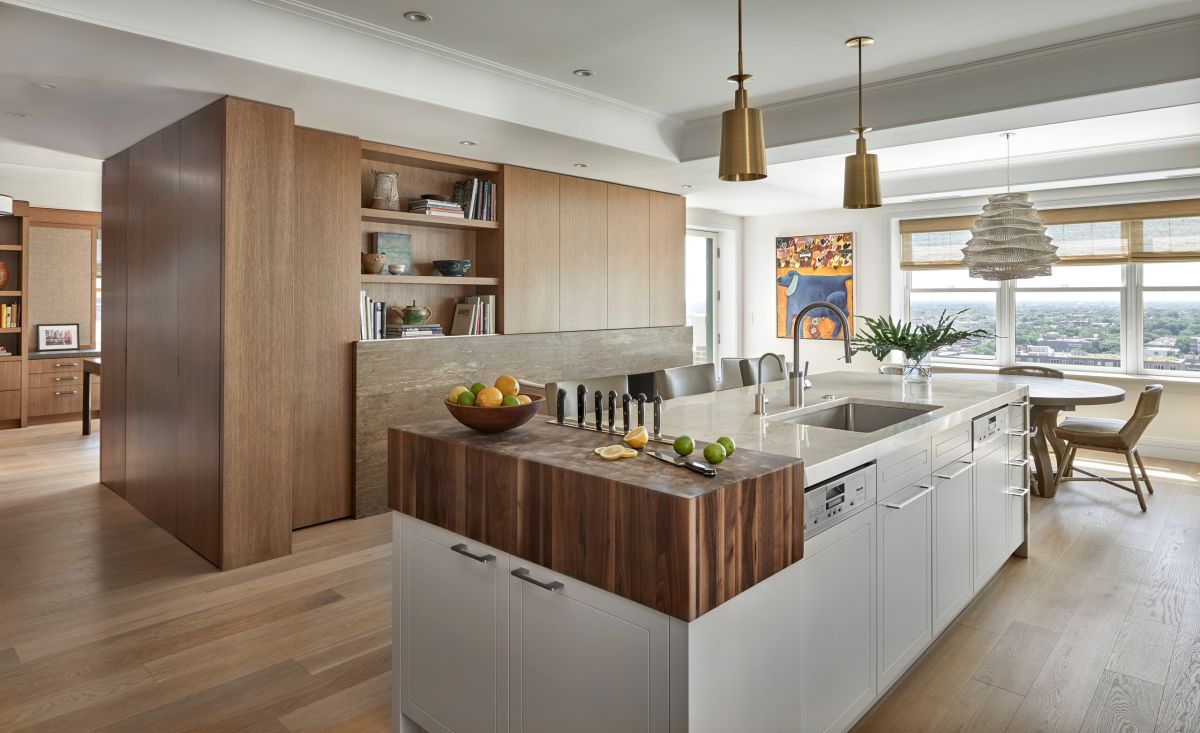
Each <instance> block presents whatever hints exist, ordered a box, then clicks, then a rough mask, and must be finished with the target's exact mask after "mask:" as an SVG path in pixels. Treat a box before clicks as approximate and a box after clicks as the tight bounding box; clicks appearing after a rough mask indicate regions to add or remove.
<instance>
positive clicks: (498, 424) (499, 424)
mask: <svg viewBox="0 0 1200 733" xmlns="http://www.w3.org/2000/svg"><path fill="white" fill-rule="evenodd" d="M545 399H546V398H545V397H542V396H541V395H529V402H525V403H521V404H517V405H511V406H507V407H475V406H472V407H467V406H465V405H456V404H454V403H452V402H450V401H449V400H443V401H442V404H444V405H445V406H446V409H447V410H449V411H450V414H451V415H453V416H454V419H455V420H458V421H459V422H460V423H462V424H463V425H465V426H466V427H468V428H470V429H472V430H474V431H476V432H480V433H503V432H504V431H506V430H512V429H513V428H518V427H520V426H522V425H524V424H525V423H527V422H529V420H530V419H531V418H532V417H533V416H534V415H536V414H538V413H539V412H541V411H542V410H543V409H545V405H543V404H542V401H543V400H545Z"/></svg>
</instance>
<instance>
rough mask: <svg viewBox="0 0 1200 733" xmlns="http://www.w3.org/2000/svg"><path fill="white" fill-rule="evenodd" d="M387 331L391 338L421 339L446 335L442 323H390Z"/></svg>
mask: <svg viewBox="0 0 1200 733" xmlns="http://www.w3.org/2000/svg"><path fill="white" fill-rule="evenodd" d="M386 333H387V337H388V338H390V339H419V338H429V337H431V336H444V335H445V334H444V333H442V326H441V324H440V323H417V324H410V323H398V324H397V323H389V324H388V326H387V331H386Z"/></svg>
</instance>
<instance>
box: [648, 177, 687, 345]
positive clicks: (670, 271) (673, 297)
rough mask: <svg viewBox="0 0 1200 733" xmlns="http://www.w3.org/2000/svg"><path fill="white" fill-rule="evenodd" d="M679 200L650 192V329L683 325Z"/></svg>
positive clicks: (682, 225) (682, 217) (681, 207)
mask: <svg viewBox="0 0 1200 733" xmlns="http://www.w3.org/2000/svg"><path fill="white" fill-rule="evenodd" d="M684 229H685V211H684V201H683V197H682V196H675V195H673V194H669V193H660V192H658V191H651V192H650V277H651V278H652V279H653V281H654V287H652V288H650V325H651V326H682V325H683V323H684V292H683V288H684V280H685V275H684V237H685V236H686V235H685V233H684Z"/></svg>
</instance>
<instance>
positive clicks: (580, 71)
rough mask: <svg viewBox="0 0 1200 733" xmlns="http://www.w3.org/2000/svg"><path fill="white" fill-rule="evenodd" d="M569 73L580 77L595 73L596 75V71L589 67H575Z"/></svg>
mask: <svg viewBox="0 0 1200 733" xmlns="http://www.w3.org/2000/svg"><path fill="white" fill-rule="evenodd" d="M571 73H572V74H574V75H575V76H582V77H588V76H595V75H596V72H594V71H592V70H591V69H575V70H574V71H572V72H571Z"/></svg>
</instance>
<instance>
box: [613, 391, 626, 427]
mask: <svg viewBox="0 0 1200 733" xmlns="http://www.w3.org/2000/svg"><path fill="white" fill-rule="evenodd" d="M616 424H617V390H615V389H610V390H608V432H610V433H611V432H613V428H614V427H615V426H616ZM625 432H627V433H628V432H629V431H628V430H626V431H625Z"/></svg>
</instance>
